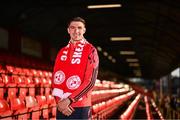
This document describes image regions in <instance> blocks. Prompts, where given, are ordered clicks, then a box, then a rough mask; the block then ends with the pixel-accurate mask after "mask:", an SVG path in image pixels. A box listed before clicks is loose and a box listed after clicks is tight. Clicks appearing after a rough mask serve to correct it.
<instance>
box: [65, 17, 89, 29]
mask: <svg viewBox="0 0 180 120" xmlns="http://www.w3.org/2000/svg"><path fill="white" fill-rule="evenodd" d="M72 21H76V22H82V23H83V24H84V26H86V21H85V20H84V19H83V18H81V17H74V18H72V19H71V20H70V21H69V22H68V27H69V25H70V24H71V22H72Z"/></svg>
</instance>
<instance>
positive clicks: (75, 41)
mask: <svg viewBox="0 0 180 120" xmlns="http://www.w3.org/2000/svg"><path fill="white" fill-rule="evenodd" d="M83 40H84V39H81V40H73V39H71V40H70V42H71V43H72V44H76V43H77V42H80V41H83Z"/></svg>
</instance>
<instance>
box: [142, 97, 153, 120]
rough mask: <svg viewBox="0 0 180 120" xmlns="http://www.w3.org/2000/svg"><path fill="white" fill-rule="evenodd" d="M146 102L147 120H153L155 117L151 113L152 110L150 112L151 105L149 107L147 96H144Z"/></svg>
mask: <svg viewBox="0 0 180 120" xmlns="http://www.w3.org/2000/svg"><path fill="white" fill-rule="evenodd" d="M144 102H145V105H146V115H147V120H152V119H153V116H152V113H151V110H150V105H149V102H148V97H147V96H144Z"/></svg>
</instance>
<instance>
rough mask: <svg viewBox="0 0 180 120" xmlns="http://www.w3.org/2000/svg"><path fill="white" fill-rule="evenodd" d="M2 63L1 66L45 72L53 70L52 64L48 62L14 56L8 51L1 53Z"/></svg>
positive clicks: (0, 60) (0, 61)
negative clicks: (28, 68) (36, 69)
mask: <svg viewBox="0 0 180 120" xmlns="http://www.w3.org/2000/svg"><path fill="white" fill-rule="evenodd" d="M0 63H1V65H4V64H5V65H9V64H10V65H14V66H22V67H32V68H39V69H43V70H52V64H51V63H50V62H47V61H43V60H42V59H38V58H34V57H30V56H24V55H23V56H22V55H19V54H12V53H9V52H8V51H0Z"/></svg>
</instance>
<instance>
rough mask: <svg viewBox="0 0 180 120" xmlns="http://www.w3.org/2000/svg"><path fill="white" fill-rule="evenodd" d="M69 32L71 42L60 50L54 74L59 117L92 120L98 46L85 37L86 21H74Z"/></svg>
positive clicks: (76, 19)
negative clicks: (92, 96)
mask: <svg viewBox="0 0 180 120" xmlns="http://www.w3.org/2000/svg"><path fill="white" fill-rule="evenodd" d="M67 31H68V33H69V35H70V41H69V43H68V45H67V46H65V47H63V48H62V49H61V50H60V51H59V53H58V55H57V57H56V61H55V65H54V71H53V82H52V83H53V85H52V87H53V91H52V94H53V95H54V96H55V97H56V101H57V108H58V109H57V116H56V118H57V119H89V118H90V117H91V92H92V88H93V86H94V84H95V80H96V78H97V73H98V65H99V58H98V54H97V51H96V49H95V47H94V46H93V45H92V44H90V43H89V42H88V41H87V40H86V39H85V38H84V33H85V32H86V28H85V20H84V19H82V18H80V17H76V18H73V19H72V20H71V21H70V22H69V24H68V28H67Z"/></svg>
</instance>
